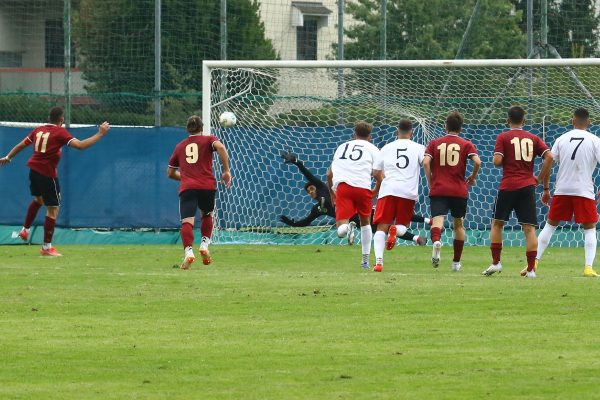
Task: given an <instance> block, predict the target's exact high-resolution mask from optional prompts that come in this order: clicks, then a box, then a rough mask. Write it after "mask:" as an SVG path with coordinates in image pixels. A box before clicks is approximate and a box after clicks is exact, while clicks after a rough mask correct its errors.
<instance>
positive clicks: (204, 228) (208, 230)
mask: <svg viewBox="0 0 600 400" xmlns="http://www.w3.org/2000/svg"><path fill="white" fill-rule="evenodd" d="M212 231H213V217H212V215H205V216H203V217H202V225H200V232H202V237H207V238H209V239H210V237H211V236H212Z"/></svg>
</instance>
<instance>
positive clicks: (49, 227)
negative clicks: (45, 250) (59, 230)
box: [44, 216, 56, 243]
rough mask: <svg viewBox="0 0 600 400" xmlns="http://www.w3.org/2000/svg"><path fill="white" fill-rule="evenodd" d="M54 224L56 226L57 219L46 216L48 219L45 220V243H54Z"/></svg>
mask: <svg viewBox="0 0 600 400" xmlns="http://www.w3.org/2000/svg"><path fill="white" fill-rule="evenodd" d="M54 226H56V220H55V219H53V218H50V217H48V216H46V220H45V221H44V243H52V236H54Z"/></svg>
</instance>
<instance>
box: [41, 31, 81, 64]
mask: <svg viewBox="0 0 600 400" xmlns="http://www.w3.org/2000/svg"><path fill="white" fill-rule="evenodd" d="M45 39H46V43H45V45H46V46H45V47H46V68H63V67H64V66H65V46H64V41H65V38H64V30H63V23H62V21H61V20H47V21H46V35H45ZM74 66H75V48H74V46H73V44H71V67H74Z"/></svg>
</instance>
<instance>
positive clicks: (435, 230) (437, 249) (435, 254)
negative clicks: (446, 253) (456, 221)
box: [431, 215, 445, 268]
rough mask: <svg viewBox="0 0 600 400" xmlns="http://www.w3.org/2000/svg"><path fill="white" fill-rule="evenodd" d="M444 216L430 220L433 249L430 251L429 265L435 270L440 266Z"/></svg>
mask: <svg viewBox="0 0 600 400" xmlns="http://www.w3.org/2000/svg"><path fill="white" fill-rule="evenodd" d="M444 218H445V217H444V216H443V215H438V216H437V217H433V218H432V219H431V241H432V242H433V248H432V250H431V265H432V266H433V268H437V267H439V265H440V259H441V253H442V227H443V226H444Z"/></svg>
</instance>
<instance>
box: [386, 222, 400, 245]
mask: <svg viewBox="0 0 600 400" xmlns="http://www.w3.org/2000/svg"><path fill="white" fill-rule="evenodd" d="M396 232H398V228H396V225H392V226H390V229H389V230H388V237H387V240H386V241H385V248H386V249H388V250H392V249H393V248H394V246H395V245H396Z"/></svg>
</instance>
